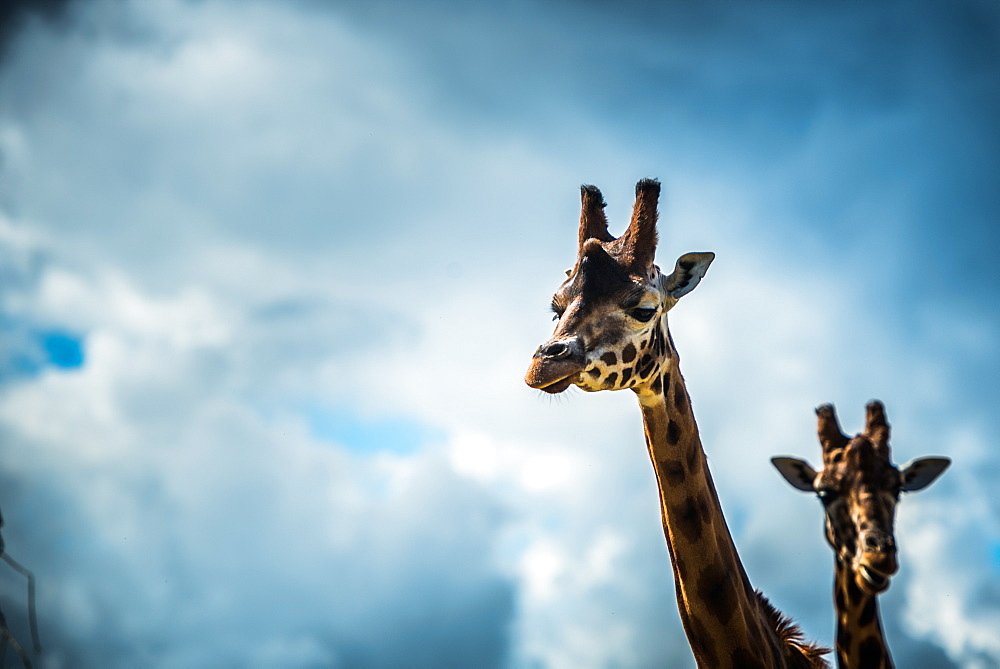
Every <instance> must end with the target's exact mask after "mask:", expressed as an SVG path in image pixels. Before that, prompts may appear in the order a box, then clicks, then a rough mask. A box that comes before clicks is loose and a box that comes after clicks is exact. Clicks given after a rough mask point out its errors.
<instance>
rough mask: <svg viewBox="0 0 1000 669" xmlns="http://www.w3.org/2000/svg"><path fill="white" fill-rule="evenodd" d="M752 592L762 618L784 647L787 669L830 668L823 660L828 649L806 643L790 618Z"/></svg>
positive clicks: (757, 591)
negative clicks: (762, 615)
mask: <svg viewBox="0 0 1000 669" xmlns="http://www.w3.org/2000/svg"><path fill="white" fill-rule="evenodd" d="M754 592H755V593H756V594H757V599H758V600H759V601H760V606H761V609H763V611H764V616H765V617H766V618H767V621H768V622H769V623H770V624H771V626H772V627H773V628H774V631H775V632H776V633H777V634H778V639H779V640H780V641H781V644H782V645H783V646H784V650H785V659H786V660H787V661H788V666H789V669H820V668H821V667H829V666H830V664H829V662H827V661H826V660H825V659H824V658H823V655H826V654H827V653H829V652H830V649H829V648H826V647H825V646H820V645H819V644H815V643H809V642H808V641H806V639H805V636H804V635H803V634H802V630H801V629H799V626H798V625H796V624H795V623H794V622H792V619H791V618H789V617H788V616H786V615H785V614H784V613H782V612H781V611H779V610H778V609H776V608H774V605H773V604H772V603H771V602H770V601H769V600H768V599H767V597H765V596H764V593H762V592H761V591H760V590H755V591H754Z"/></svg>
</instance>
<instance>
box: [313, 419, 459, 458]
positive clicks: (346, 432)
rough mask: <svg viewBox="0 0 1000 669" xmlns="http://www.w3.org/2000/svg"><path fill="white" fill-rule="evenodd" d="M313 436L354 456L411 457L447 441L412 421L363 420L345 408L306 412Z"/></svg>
mask: <svg viewBox="0 0 1000 669" xmlns="http://www.w3.org/2000/svg"><path fill="white" fill-rule="evenodd" d="M306 419H307V420H308V421H309V430H310V432H311V433H312V435H313V436H314V437H316V438H317V439H322V440H323V441H330V442H334V443H337V444H339V445H340V446H343V447H344V448H346V449H347V450H348V451H351V452H352V453H358V454H362V455H372V454H375V453H395V454H397V455H409V454H410V453H413V452H415V451H417V450H419V449H421V448H423V447H424V446H426V445H428V444H430V443H434V442H439V441H442V440H443V439H444V432H443V431H441V430H438V429H436V428H433V427H431V426H429V425H426V424H423V423H420V422H419V421H416V420H413V419H411V418H404V417H400V416H385V417H382V418H362V417H359V416H358V415H357V414H356V413H354V412H352V411H350V410H348V409H345V408H342V407H341V408H319V407H317V408H310V409H307V410H306Z"/></svg>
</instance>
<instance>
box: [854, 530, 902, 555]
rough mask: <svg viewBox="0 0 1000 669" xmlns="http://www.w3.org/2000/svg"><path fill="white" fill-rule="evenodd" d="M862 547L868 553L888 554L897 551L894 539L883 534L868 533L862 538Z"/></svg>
mask: <svg viewBox="0 0 1000 669" xmlns="http://www.w3.org/2000/svg"><path fill="white" fill-rule="evenodd" d="M861 546H862V548H863V549H864V550H866V551H873V552H877V553H888V552H891V551H893V550H895V548H896V545H895V542H893V540H892V537H891V536H889V535H887V534H882V533H881V532H866V533H864V534H863V535H862V537H861Z"/></svg>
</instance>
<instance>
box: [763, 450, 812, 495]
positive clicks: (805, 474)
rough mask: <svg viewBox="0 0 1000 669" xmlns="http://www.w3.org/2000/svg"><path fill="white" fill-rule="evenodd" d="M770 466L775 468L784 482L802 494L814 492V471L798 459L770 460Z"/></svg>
mask: <svg viewBox="0 0 1000 669" xmlns="http://www.w3.org/2000/svg"><path fill="white" fill-rule="evenodd" d="M771 464H772V465H774V466H775V468H776V469H777V470H778V473H780V474H781V475H782V476H784V477H785V480H786V481H788V482H789V483H791V484H792V487H793V488H797V489H799V490H802V491H804V492H815V490H816V489H815V488H813V481H815V480H816V470H815V469H813V468H812V467H811V466H810V465H809V463H808V462H806V461H805V460H799V459H798V458H784V457H782V458H771Z"/></svg>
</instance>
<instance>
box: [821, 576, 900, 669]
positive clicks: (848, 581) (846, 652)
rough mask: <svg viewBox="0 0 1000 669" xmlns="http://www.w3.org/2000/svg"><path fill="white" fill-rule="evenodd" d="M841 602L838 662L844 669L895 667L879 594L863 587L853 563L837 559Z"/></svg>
mask: <svg viewBox="0 0 1000 669" xmlns="http://www.w3.org/2000/svg"><path fill="white" fill-rule="evenodd" d="M834 601H835V603H836V605H837V665H838V666H839V667H841V669H846V668H848V667H850V668H851V669H855V668H857V667H864V669H868V668H869V667H871V669H893V666H894V665H893V664H892V656H891V655H890V654H889V647H888V646H887V645H886V643H885V636H884V634H883V632H882V622H881V620H880V619H879V610H878V597H877V596H876V595H869V594H867V593H865V592H864V591H862V590H861V588H859V587H858V586H857V584H856V583H855V581H854V573H853V571H852V570H851V568H850V565H848V564H845V563H844V562H843V561H841V560H840V559H838V560H837V566H836V579H835V581H834Z"/></svg>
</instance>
